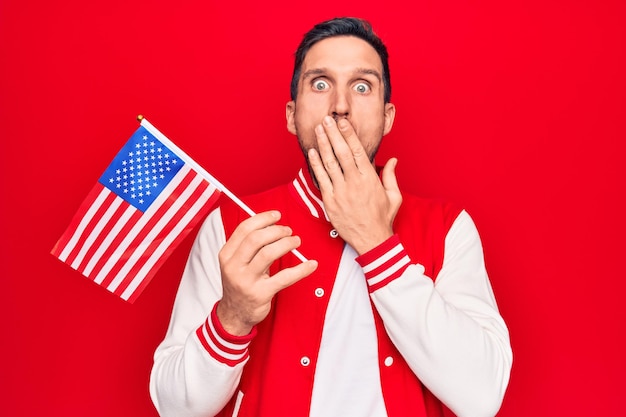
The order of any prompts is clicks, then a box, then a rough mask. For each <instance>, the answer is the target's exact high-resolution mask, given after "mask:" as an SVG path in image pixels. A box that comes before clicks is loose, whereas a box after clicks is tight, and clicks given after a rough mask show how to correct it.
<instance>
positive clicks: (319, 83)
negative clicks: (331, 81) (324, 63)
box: [313, 80, 328, 91]
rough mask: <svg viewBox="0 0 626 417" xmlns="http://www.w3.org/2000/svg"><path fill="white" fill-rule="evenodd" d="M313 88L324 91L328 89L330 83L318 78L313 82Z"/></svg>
mask: <svg viewBox="0 0 626 417" xmlns="http://www.w3.org/2000/svg"><path fill="white" fill-rule="evenodd" d="M313 88H314V89H315V90H317V91H324V90H326V89H328V83H327V82H326V81H323V80H317V81H314V82H313Z"/></svg>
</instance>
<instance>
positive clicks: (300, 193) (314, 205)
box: [291, 168, 330, 222]
mask: <svg viewBox="0 0 626 417" xmlns="http://www.w3.org/2000/svg"><path fill="white" fill-rule="evenodd" d="M291 185H292V186H293V189H294V191H295V194H296V196H297V199H298V200H300V201H301V202H302V203H303V204H304V206H305V207H306V208H307V209H308V210H309V212H310V213H311V215H312V216H313V217H315V218H316V219H326V221H328V222H330V220H329V219H328V215H327V214H326V210H325V209H324V202H323V201H322V193H320V190H318V189H317V187H316V186H315V184H314V183H313V179H312V178H311V175H310V174H309V170H308V169H305V168H300V171H298V175H297V176H296V178H295V179H294V180H293V182H292V183H291Z"/></svg>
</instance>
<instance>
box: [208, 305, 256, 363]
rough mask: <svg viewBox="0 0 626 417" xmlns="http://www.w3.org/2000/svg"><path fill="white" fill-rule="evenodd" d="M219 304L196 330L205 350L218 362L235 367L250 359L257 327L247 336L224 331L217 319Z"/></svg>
mask: <svg viewBox="0 0 626 417" xmlns="http://www.w3.org/2000/svg"><path fill="white" fill-rule="evenodd" d="M218 303H219V301H218V302H217V303H215V305H214V306H213V310H212V311H211V314H209V317H207V319H206V321H205V322H204V323H203V324H202V326H200V327H199V328H198V330H196V335H197V336H198V339H199V340H200V343H201V344H202V346H203V347H204V349H205V350H206V351H207V352H208V353H209V354H210V355H211V356H212V357H214V358H215V359H217V360H218V361H220V362H222V363H224V364H226V365H229V366H235V365H237V364H239V363H241V362H243V361H245V360H246V359H248V346H249V345H250V341H251V340H252V339H254V336H256V327H255V328H253V329H252V331H251V332H250V333H249V334H247V335H246V336H233V335H231V334H230V333H228V332H227V331H226V330H224V327H222V323H220V321H219V319H218V318H217V304H218Z"/></svg>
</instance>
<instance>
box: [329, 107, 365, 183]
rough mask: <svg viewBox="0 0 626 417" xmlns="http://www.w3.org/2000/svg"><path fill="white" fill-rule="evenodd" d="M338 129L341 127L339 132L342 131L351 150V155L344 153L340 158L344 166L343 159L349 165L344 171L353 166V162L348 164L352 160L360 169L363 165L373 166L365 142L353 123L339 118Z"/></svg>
mask: <svg viewBox="0 0 626 417" xmlns="http://www.w3.org/2000/svg"><path fill="white" fill-rule="evenodd" d="M337 129H339V132H340V133H341V136H342V137H343V140H344V141H345V143H346V144H347V145H348V149H349V151H350V153H349V155H346V157H345V158H344V157H343V155H342V158H341V159H340V162H341V166H342V167H344V164H343V160H345V161H346V163H347V164H346V165H347V167H344V172H346V168H348V167H350V166H352V165H351V164H348V162H352V163H353V164H354V166H356V167H357V168H358V169H359V170H360V169H362V168H363V167H371V165H372V163H371V161H370V159H369V156H368V155H367V152H366V151H365V148H363V144H362V143H361V141H360V140H359V137H358V136H357V134H356V131H355V130H354V127H353V126H352V124H351V123H350V122H349V121H348V120H347V119H339V121H338V122H337ZM334 146H335V144H334V142H333V147H334ZM338 158H339V157H338ZM348 158H351V159H348ZM348 172H349V171H348Z"/></svg>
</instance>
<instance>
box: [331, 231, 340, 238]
mask: <svg viewBox="0 0 626 417" xmlns="http://www.w3.org/2000/svg"><path fill="white" fill-rule="evenodd" d="M337 236H339V233H338V232H337V231H336V230H335V229H333V230H331V231H330V237H332V238H333V239H335V238H336V237H337Z"/></svg>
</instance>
